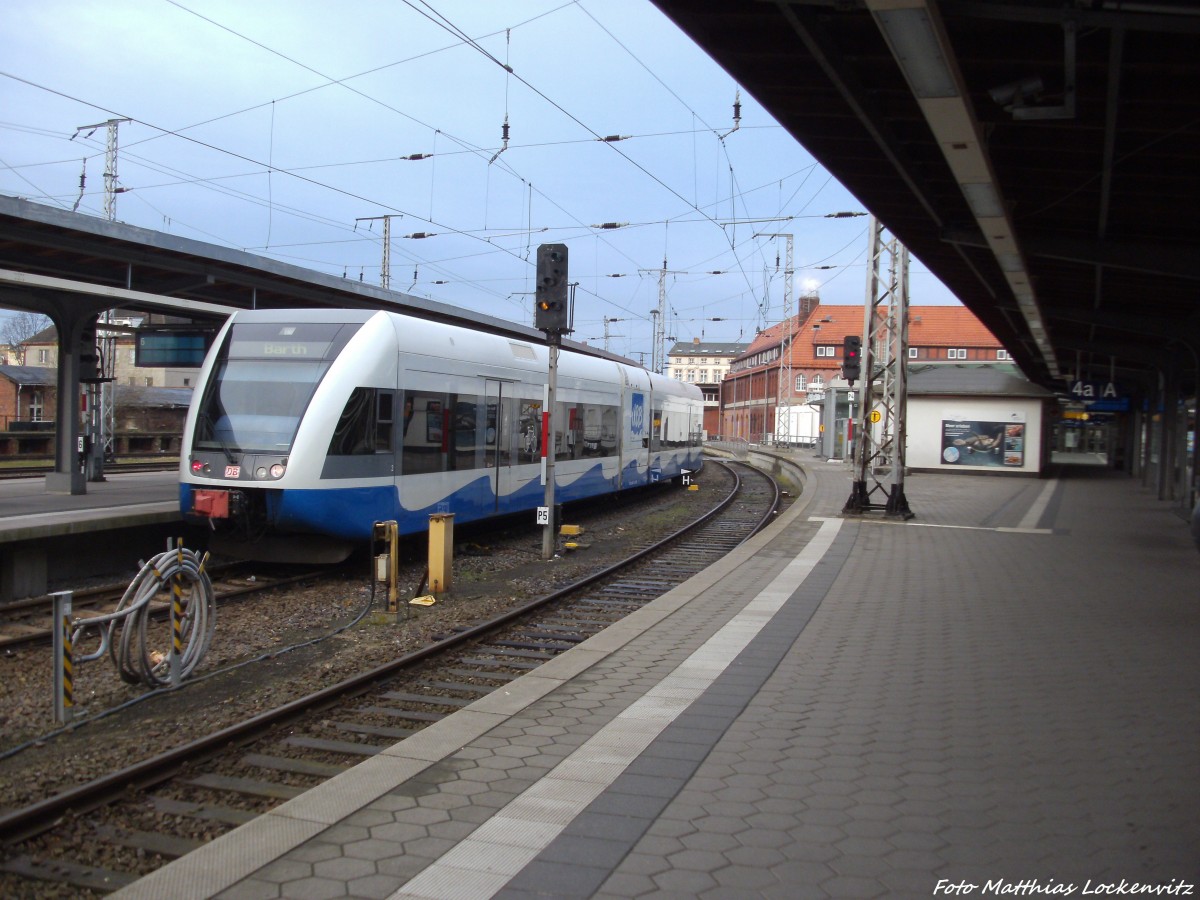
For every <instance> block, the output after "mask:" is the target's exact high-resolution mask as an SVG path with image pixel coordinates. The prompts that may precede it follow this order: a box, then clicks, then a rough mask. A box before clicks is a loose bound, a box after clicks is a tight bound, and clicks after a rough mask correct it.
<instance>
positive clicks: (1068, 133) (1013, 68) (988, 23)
mask: <svg viewBox="0 0 1200 900" xmlns="http://www.w3.org/2000/svg"><path fill="white" fill-rule="evenodd" d="M653 2H654V3H655V5H656V6H658V7H659V8H660V9H661V10H662V11H663V12H664V13H665V14H666V15H667V16H668V17H670V18H671V19H672V20H673V21H674V22H675V23H676V24H677V25H678V26H679V27H680V28H681V29H682V30H683V31H684V32H685V33H686V34H688V35H689V36H690V37H691V38H692V39H693V40H695V41H696V43H697V44H699V45H700V46H701V47H702V48H703V49H705V50H706V51H707V52H708V53H709V54H710V55H711V56H712V57H713V58H714V59H715V60H716V61H717V62H718V63H719V64H720V65H722V66H723V67H724V68H725V69H726V70H727V71H728V72H729V73H730V74H731V75H732V76H733V77H734V78H735V79H736V80H737V81H738V82H739V83H740V85H741V86H742V88H743V89H744V90H746V91H748V92H749V93H751V94H753V95H754V97H755V98H756V99H757V100H758V101H759V102H760V103H761V104H762V105H763V106H764V107H765V108H766V109H767V110H768V111H769V112H770V113H771V114H772V115H773V116H774V117H775V118H776V119H777V120H778V121H779V122H780V123H781V124H782V125H783V127H784V128H786V129H787V130H788V131H789V132H790V133H791V134H792V135H793V136H794V137H795V138H796V139H797V140H798V141H799V142H800V143H801V144H803V145H804V147H805V148H807V149H808V150H809V152H811V153H812V154H813V155H814V156H815V157H816V158H817V159H818V160H819V161H820V162H821V163H822V165H824V166H825V167H826V168H827V169H828V170H829V171H830V172H831V173H833V175H834V176H835V177H837V178H838V179H839V180H840V181H841V182H842V184H844V185H845V186H846V188H847V189H849V190H850V191H851V192H852V193H853V194H855V195H856V197H857V198H858V199H859V200H860V201H861V202H862V203H863V204H864V206H865V207H866V209H868V210H869V211H870V212H872V213H873V214H874V215H875V216H877V217H878V218H879V220H880V221H881V222H882V223H883V224H884V225H885V226H886V228H887V229H888V230H889V231H890V232H891V233H892V234H894V235H895V236H896V237H897V238H898V239H899V240H900V241H901V242H903V244H904V245H905V246H907V247H908V248H909V250H910V251H911V253H912V254H913V255H914V256H915V257H917V259H918V260H919V261H920V262H921V263H922V264H924V265H925V266H926V267H928V268H929V269H930V270H931V271H932V272H933V273H934V274H935V275H937V277H939V278H940V279H941V280H942V282H943V283H945V284H946V286H947V287H948V288H949V289H950V290H951V291H953V292H954V293H955V295H957V296H958V298H959V299H960V300H961V301H962V302H963V303H964V304H965V305H966V306H968V307H969V308H970V309H971V310H972V311H973V312H974V313H975V314H976V315H977V316H978V317H979V318H980V319H981V320H982V321H983V322H984V324H985V325H986V326H987V327H988V329H989V330H991V332H992V333H993V334H995V335H996V337H997V338H999V339H1000V341H1001V342H1002V343H1003V344H1004V345H1005V346H1006V348H1007V349H1008V350H1009V351H1010V352H1011V353H1012V354H1013V356H1014V358H1015V359H1016V360H1017V362H1018V363H1019V364H1020V366H1021V368H1022V370H1023V371H1024V372H1025V373H1026V374H1027V375H1028V376H1029V377H1030V378H1031V379H1033V380H1034V381H1036V382H1038V383H1041V384H1043V385H1046V386H1048V387H1053V388H1056V389H1058V390H1061V389H1063V387H1064V386H1065V385H1066V383H1067V382H1068V381H1069V380H1071V379H1073V378H1076V377H1081V378H1085V379H1096V380H1105V379H1109V378H1113V377H1115V379H1116V380H1118V381H1126V382H1130V383H1136V384H1141V385H1142V386H1143V387H1146V388H1150V387H1152V386H1153V385H1154V384H1155V383H1156V382H1157V374H1156V373H1157V372H1159V371H1162V372H1164V373H1165V374H1167V376H1168V377H1171V376H1178V377H1179V378H1180V383H1181V384H1182V386H1183V389H1184V390H1194V389H1195V386H1196V369H1197V364H1196V353H1197V352H1198V350H1200V265H1197V263H1196V259H1197V251H1198V250H1200V203H1198V202H1197V201H1198V200H1200V165H1198V160H1200V90H1198V89H1197V86H1198V85H1200V5H1197V4H1192V3H1188V4H1162V3H1142V2H1101V0H1073V2H1072V0H963V2H954V0H945V2H940V3H939V2H936V0H744V2H729V0H653ZM733 139H736V135H734V136H733V137H732V138H730V140H733Z"/></svg>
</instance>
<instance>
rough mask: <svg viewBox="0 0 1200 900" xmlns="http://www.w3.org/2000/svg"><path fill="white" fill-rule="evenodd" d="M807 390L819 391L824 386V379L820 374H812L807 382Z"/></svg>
mask: <svg viewBox="0 0 1200 900" xmlns="http://www.w3.org/2000/svg"><path fill="white" fill-rule="evenodd" d="M808 387H809V390H813V391H819V390H821V389H822V388H823V387H825V379H824V378H822V377H821V376H820V375H814V376H813V377H812V381H810V382H809V383H808Z"/></svg>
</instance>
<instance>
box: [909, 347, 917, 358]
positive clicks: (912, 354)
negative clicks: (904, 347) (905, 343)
mask: <svg viewBox="0 0 1200 900" xmlns="http://www.w3.org/2000/svg"><path fill="white" fill-rule="evenodd" d="M908 358H909V359H916V358H917V348H916V347H909V348H908Z"/></svg>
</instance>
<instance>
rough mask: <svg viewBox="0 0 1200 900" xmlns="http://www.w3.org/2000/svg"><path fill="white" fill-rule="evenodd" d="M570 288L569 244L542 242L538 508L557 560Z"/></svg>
mask: <svg viewBox="0 0 1200 900" xmlns="http://www.w3.org/2000/svg"><path fill="white" fill-rule="evenodd" d="M567 289H568V281H567V245H566V244H542V245H540V246H539V247H538V253H537V287H536V289H535V291H534V308H533V324H534V327H535V328H537V329H538V330H539V331H542V332H544V333H545V335H546V345H547V347H548V349H549V351H550V352H549V355H550V370H549V372H548V377H547V379H546V407H545V409H543V410H542V467H543V472H544V476H543V477H544V479H545V482H544V483H545V485H546V493H545V500H544V503H545V508H544V510H539V518H540V519H543V521H544V523H545V530H544V531H543V532H542V559H554V545H555V535H554V528H555V525H556V522H555V518H556V517H555V515H554V450H555V447H554V444H555V433H554V395H555V393H556V392H557V390H558V348H559V347H560V346H561V345H562V336H563V335H564V334H567V333H569V332H571V331H572V330H573V329H572V328H571V312H570V302H569V297H568V290H567Z"/></svg>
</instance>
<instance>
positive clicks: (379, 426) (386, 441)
mask: <svg viewBox="0 0 1200 900" xmlns="http://www.w3.org/2000/svg"><path fill="white" fill-rule="evenodd" d="M376 399H377V401H378V402H377V403H376V406H375V410H376V412H375V452H376V453H391V451H392V434H393V432H394V427H395V424H396V422H395V416H394V413H393V410H394V409H395V399H396V394H395V392H394V391H379V392H378V396H377V398H376Z"/></svg>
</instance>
